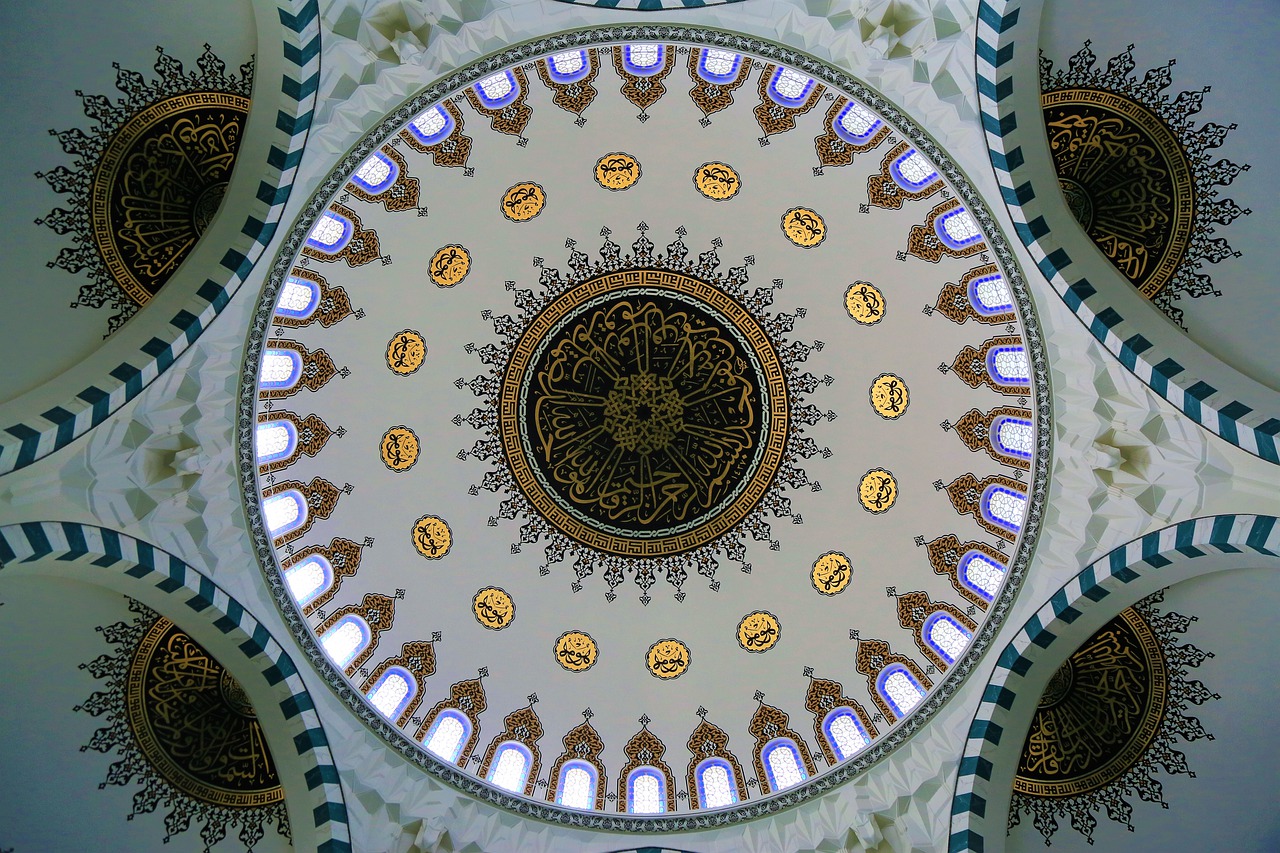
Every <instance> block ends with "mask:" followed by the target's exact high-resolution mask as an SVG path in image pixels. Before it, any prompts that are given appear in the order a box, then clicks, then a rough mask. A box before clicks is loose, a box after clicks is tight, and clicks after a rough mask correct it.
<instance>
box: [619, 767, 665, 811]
mask: <svg viewBox="0 0 1280 853" xmlns="http://www.w3.org/2000/svg"><path fill="white" fill-rule="evenodd" d="M666 810H667V779H666V776H664V775H663V774H662V773H661V772H660V771H659V770H657V769H656V768H654V767H637V768H636V769H635V770H632V771H631V773H630V775H628V776H627V811H628V812H630V813H631V814H662V813H663V812H665V811H666Z"/></svg>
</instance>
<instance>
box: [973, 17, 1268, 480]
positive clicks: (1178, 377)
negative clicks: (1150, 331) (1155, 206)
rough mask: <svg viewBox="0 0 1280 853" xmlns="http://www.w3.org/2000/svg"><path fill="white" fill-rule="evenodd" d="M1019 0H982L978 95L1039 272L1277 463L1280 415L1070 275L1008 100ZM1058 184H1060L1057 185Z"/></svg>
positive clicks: (1222, 429) (1189, 405) (1130, 362)
mask: <svg viewBox="0 0 1280 853" xmlns="http://www.w3.org/2000/svg"><path fill="white" fill-rule="evenodd" d="M1021 2H1022V0H982V2H981V3H980V4H979V6H978V33H977V59H976V64H977V79H978V101H979V106H980V109H981V112H982V127H983V130H984V131H985V133H986V137H987V153H988V154H989V155H990V157H991V166H992V168H993V170H994V171H995V176H996V180H997V181H998V182H999V184H1000V194H1001V196H1002V197H1003V198H1004V202H1005V206H1006V207H1007V208H1008V210H1009V216H1010V217H1011V218H1012V219H1013V223H1014V229H1015V230H1016V231H1017V232H1018V237H1019V239H1021V240H1022V243H1023V245H1024V246H1026V248H1027V251H1028V252H1029V253H1030V254H1031V257H1032V259H1033V260H1034V261H1035V263H1036V266H1038V267H1039V268H1040V272H1041V273H1043V274H1044V277H1045V278H1046V279H1048V281H1049V283H1050V284H1051V285H1052V286H1053V288H1054V290H1056V291H1057V292H1058V295H1059V296H1061V297H1062V300H1063V301H1064V302H1066V303H1067V307H1069V308H1070V309H1071V310H1072V311H1074V312H1075V314H1076V316H1077V317H1078V318H1079V319H1080V322H1082V323H1084V325H1085V327H1086V328H1087V329H1088V330H1089V332H1090V334H1092V335H1093V337H1094V338H1096V339H1097V341H1098V342H1099V343H1100V344H1102V345H1103V346H1104V347H1106V348H1107V349H1108V350H1110V351H1111V353H1112V354H1113V355H1115V356H1116V357H1117V358H1118V359H1120V363H1121V364H1123V365H1124V366H1125V367H1127V368H1128V369H1129V370H1130V371H1132V372H1133V374H1134V375H1135V376H1137V377H1138V378H1139V379H1141V380H1142V381H1143V382H1144V383H1146V385H1147V386H1148V387H1150V388H1151V390H1152V391H1154V392H1155V393H1156V394H1158V395H1160V396H1161V397H1163V398H1164V399H1166V400H1168V401H1169V402H1170V403H1171V404H1172V405H1173V406H1174V407H1176V408H1177V409H1179V410H1181V411H1182V412H1183V414H1185V415H1186V416H1187V417H1189V418H1191V419H1192V420H1193V421H1195V422H1196V423H1198V424H1200V425H1201V426H1203V427H1204V428H1205V429H1207V430H1209V431H1210V432H1213V433H1216V434H1217V435H1220V436H1222V438H1224V439H1226V440H1227V441H1229V442H1231V443H1232V444H1234V445H1236V446H1237V447H1239V448H1240V449H1242V450H1245V451H1247V452H1249V453H1252V454H1254V455H1255V456H1258V457H1261V458H1262V459H1265V460H1267V461H1268V462H1274V463H1280V456H1278V455H1277V447H1276V436H1277V435H1278V434H1280V417H1268V416H1267V415H1265V414H1261V413H1259V412H1257V411H1255V410H1254V408H1253V407H1251V406H1248V405H1245V404H1244V403H1242V402H1240V401H1239V400H1233V399H1230V397H1228V395H1226V394H1225V393H1222V392H1220V391H1218V389H1216V388H1215V387H1213V386H1212V385H1210V384H1209V383H1207V382H1205V381H1203V380H1201V379H1198V378H1197V377H1195V376H1193V375H1192V374H1191V373H1190V372H1188V370H1187V368H1186V367H1184V366H1183V365H1182V364H1180V363H1179V362H1177V361H1176V360H1174V359H1173V358H1169V357H1165V356H1164V354H1163V353H1162V352H1160V350H1159V348H1158V347H1156V346H1155V345H1154V344H1152V343H1151V341H1149V340H1147V338H1145V337H1144V336H1143V335H1141V334H1139V333H1137V332H1135V331H1134V330H1133V329H1131V328H1130V327H1129V326H1128V325H1127V323H1126V321H1125V319H1124V317H1122V316H1121V315H1120V313H1119V312H1118V311H1117V310H1116V309H1115V308H1114V306H1111V305H1108V304H1107V302H1106V297H1105V295H1104V294H1101V293H1099V292H1098V290H1097V289H1096V288H1095V287H1094V286H1093V285H1092V284H1090V283H1089V280H1088V279H1087V278H1080V279H1079V280H1077V281H1074V282H1072V281H1069V279H1068V277H1067V271H1068V268H1069V267H1070V266H1071V263H1072V261H1071V257H1070V255H1068V254H1067V251H1066V250H1065V249H1063V248H1062V247H1061V246H1057V245H1056V244H1055V241H1053V240H1051V239H1050V236H1051V232H1050V228H1049V225H1048V223H1047V222H1046V221H1045V218H1044V217H1043V216H1042V215H1040V209H1039V202H1038V201H1037V200H1036V194H1035V191H1034V190H1033V188H1032V179H1033V177H1034V176H1033V175H1032V174H1031V170H1030V169H1029V168H1027V166H1026V161H1025V157H1024V155H1023V152H1022V147H1021V146H1020V145H1018V144H1017V141H1018V139H1019V138H1020V137H1019V129H1018V117H1017V115H1016V111H1015V110H1014V109H1013V108H1012V107H1011V103H1012V102H1011V100H1010V96H1011V95H1012V94H1013V73H1012V71H1011V70H1010V62H1011V61H1012V60H1013V55H1014V42H1015V41H1016V40H1015V38H1014V37H1013V34H1012V31H1013V29H1014V27H1015V26H1016V24H1017V23H1018V16H1019V12H1020V11H1021ZM1033 35H1034V34H1033ZM1034 46H1035V45H1034V44H1032V45H1031V47H1032V48H1034ZM1040 122H1041V117H1040V115H1039V114H1038V113H1037V115H1036V116H1035V126H1036V127H1039V126H1040ZM1054 190H1055V192H1056V191H1057V186H1056V184H1055V186H1054ZM1072 275H1074V273H1072Z"/></svg>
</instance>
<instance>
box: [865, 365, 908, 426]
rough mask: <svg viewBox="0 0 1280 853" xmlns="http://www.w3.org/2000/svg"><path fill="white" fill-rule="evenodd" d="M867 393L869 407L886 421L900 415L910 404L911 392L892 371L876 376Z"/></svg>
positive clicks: (895, 418)
mask: <svg viewBox="0 0 1280 853" xmlns="http://www.w3.org/2000/svg"><path fill="white" fill-rule="evenodd" d="M867 394H868V396H869V397H870V398H871V408H872V409H874V410H875V413H876V414H877V415H879V416H880V417H882V418H884V419H885V420H887V421H894V420H897V419H898V418H900V417H902V416H903V415H904V414H905V413H906V411H907V406H909V405H911V392H910V391H908V390H907V383H905V382H903V381H902V378H901V377H898V376H894V375H893V374H892V373H881V374H880V375H879V376H877V377H876V379H875V381H874V382H872V383H871V390H870V391H868V392H867Z"/></svg>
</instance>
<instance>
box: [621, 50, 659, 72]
mask: <svg viewBox="0 0 1280 853" xmlns="http://www.w3.org/2000/svg"><path fill="white" fill-rule="evenodd" d="M666 58H667V48H666V45H661V44H626V45H623V46H622V65H623V67H624V68H626V69H627V73H629V74H635V75H637V76H639V77H649V76H651V75H653V74H657V73H658V72H659V71H661V70H662V66H663V60H665V59H666Z"/></svg>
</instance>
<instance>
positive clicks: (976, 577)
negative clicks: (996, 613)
mask: <svg viewBox="0 0 1280 853" xmlns="http://www.w3.org/2000/svg"><path fill="white" fill-rule="evenodd" d="M962 571H963V572H964V580H965V582H966V583H967V584H968V585H969V586H970V587H972V588H974V589H976V590H978V592H980V593H982V595H983V596H985V597H986V598H987V599H988V600H993V599H995V597H996V590H998V589H999V588H1000V582H1001V581H1003V580H1004V566H1001V565H1000V564H999V563H997V562H995V561H994V560H992V559H990V558H989V557H985V556H983V555H982V554H972V555H971V556H970V557H969V558H968V559H967V560H966V561H965V562H964V568H963V570H962Z"/></svg>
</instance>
